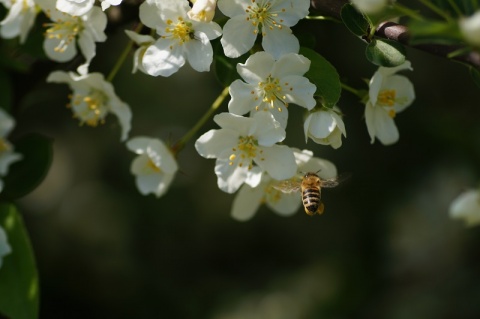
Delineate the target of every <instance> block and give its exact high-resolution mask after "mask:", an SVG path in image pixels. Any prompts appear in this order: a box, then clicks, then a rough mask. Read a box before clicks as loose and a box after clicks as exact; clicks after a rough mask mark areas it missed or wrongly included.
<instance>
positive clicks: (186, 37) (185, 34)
mask: <svg viewBox="0 0 480 319" xmlns="http://www.w3.org/2000/svg"><path fill="white" fill-rule="evenodd" d="M167 25H168V27H166V28H165V33H167V35H163V36H162V38H170V39H174V40H176V41H177V43H178V44H179V45H183V44H184V43H186V42H188V41H190V40H194V39H195V36H193V34H194V30H193V28H192V24H191V23H190V22H185V21H184V20H183V18H182V17H178V18H177V21H176V22H174V21H172V20H170V19H168V20H167ZM170 50H172V46H170Z"/></svg>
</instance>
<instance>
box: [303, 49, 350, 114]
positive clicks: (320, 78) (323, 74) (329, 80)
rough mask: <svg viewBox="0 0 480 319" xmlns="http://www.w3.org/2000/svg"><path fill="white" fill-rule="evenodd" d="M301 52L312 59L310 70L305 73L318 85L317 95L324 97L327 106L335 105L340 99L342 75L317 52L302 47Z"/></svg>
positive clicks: (324, 103) (323, 102) (323, 100)
mask: <svg viewBox="0 0 480 319" xmlns="http://www.w3.org/2000/svg"><path fill="white" fill-rule="evenodd" d="M300 54H302V55H303V56H305V57H306V58H308V59H310V61H311V65H310V70H308V72H307V73H306V74H305V76H306V77H307V78H309V79H310V80H311V81H312V82H313V83H314V84H315V85H316V86H317V92H316V95H318V96H320V97H321V98H322V104H323V105H324V106H326V107H330V108H331V107H334V106H335V104H337V102H338V100H339V99H340V94H341V93H342V86H341V83H340V77H339V75H338V72H337V70H336V69H335V67H334V66H333V65H332V64H330V62H328V61H327V60H326V59H325V58H324V57H323V56H321V55H320V54H318V53H317V52H315V51H313V50H311V49H307V48H303V47H302V48H300Z"/></svg>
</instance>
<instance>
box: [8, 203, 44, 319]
mask: <svg viewBox="0 0 480 319" xmlns="http://www.w3.org/2000/svg"><path fill="white" fill-rule="evenodd" d="M0 225H1V226H2V227H3V228H4V229H5V232H6V234H7V238H8V243H9V244H10V247H11V248H12V252H11V253H10V254H8V255H6V256H5V257H4V258H3V265H2V267H1V268H0V313H3V314H4V315H6V316H7V317H8V318H10V319H35V318H37V317H38V299H39V296H38V295H39V289H38V274H37V269H36V266H35V258H34V255H33V251H32V246H31V244H30V240H29V238H28V234H27V231H26V229H25V225H24V223H23V220H22V217H21V216H20V214H19V213H18V211H17V209H16V207H15V206H14V205H12V204H7V203H1V204H0Z"/></svg>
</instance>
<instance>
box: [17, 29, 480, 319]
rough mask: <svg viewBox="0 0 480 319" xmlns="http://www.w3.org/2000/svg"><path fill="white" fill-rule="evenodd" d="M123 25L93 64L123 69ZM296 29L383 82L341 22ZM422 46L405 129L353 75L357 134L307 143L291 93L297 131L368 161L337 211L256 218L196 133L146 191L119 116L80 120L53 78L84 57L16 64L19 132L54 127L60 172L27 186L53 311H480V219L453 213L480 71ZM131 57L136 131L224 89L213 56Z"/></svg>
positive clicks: (469, 152) (290, 136) (341, 157)
mask: <svg viewBox="0 0 480 319" xmlns="http://www.w3.org/2000/svg"><path fill="white" fill-rule="evenodd" d="M121 29H122V28H119V29H116V28H113V29H112V30H109V38H108V40H107V42H106V43H101V44H97V57H95V59H94V60H93V63H92V66H91V71H98V72H102V73H104V74H107V73H108V72H109V71H110V70H111V68H112V67H113V64H114V63H115V61H116V59H117V57H118V55H119V52H120V51H121V50H122V49H123V47H124V46H125V44H126V43H127V37H126V35H125V34H124V33H123V32H122V30H121ZM297 30H298V31H299V32H300V33H302V32H307V31H308V32H311V31H313V32H314V33H315V37H316V50H317V51H318V52H319V53H320V54H322V55H323V56H324V57H326V58H327V59H328V60H329V61H330V62H331V63H332V64H333V65H334V66H335V67H336V68H337V70H338V72H339V74H340V76H341V78H342V81H344V82H345V83H347V84H349V85H351V86H353V87H356V88H363V89H366V88H367V87H366V85H365V82H364V79H369V78H370V77H371V76H372V75H373V73H374V72H375V70H376V67H375V66H373V65H371V64H369V63H368V62H367V61H366V59H365V56H364V48H365V44H364V43H363V42H362V41H360V40H359V39H356V38H355V37H354V36H353V35H352V34H350V33H349V32H348V31H347V30H346V29H345V27H344V26H343V25H341V24H335V23H333V22H315V21H306V22H303V23H302V24H301V25H299V26H298V27H297ZM36 31H37V32H40V31H41V30H38V29H37V30H36ZM407 54H408V55H407V57H408V59H409V60H410V61H411V62H412V66H413V69H414V71H413V72H406V73H404V74H405V75H406V76H407V77H408V78H409V79H410V80H411V81H412V82H413V83H414V86H415V90H416V94H417V98H416V101H415V102H414V104H413V105H412V106H411V107H409V108H408V109H406V111H404V112H403V113H400V114H398V115H397V117H396V119H395V120H396V123H397V126H398V128H399V131H400V141H399V142H398V143H397V144H395V145H393V146H388V147H385V146H382V145H381V144H380V143H379V142H375V143H374V144H373V145H372V144H370V139H369V136H368V134H367V130H366V126H365V120H364V118H363V111H364V106H363V105H361V104H360V103H359V102H358V100H357V99H356V98H355V97H353V96H352V95H351V94H349V93H348V92H343V94H342V98H341V100H340V102H339V104H338V105H339V107H340V108H341V110H342V111H343V113H344V114H345V117H344V121H345V125H346V129H347V138H346V139H344V141H343V146H342V147H341V148H340V149H338V150H333V149H332V148H330V147H328V146H320V145H316V144H314V143H312V142H311V141H309V142H308V143H307V144H305V141H304V136H303V124H302V116H303V109H302V108H298V107H295V106H292V107H291V108H290V120H289V124H288V128H287V139H286V141H285V142H286V144H288V145H289V146H294V147H298V148H300V149H303V148H307V149H310V150H312V151H314V153H315V155H316V156H317V157H321V158H325V159H328V160H330V161H332V162H334V163H335V164H336V166H337V168H338V171H339V172H350V173H351V174H352V177H351V178H350V180H349V182H348V183H346V184H345V185H344V186H343V187H340V188H338V189H334V190H325V191H324V192H323V201H324V202H325V206H326V212H325V214H324V215H323V216H316V217H313V218H311V217H308V216H306V215H305V214H304V213H303V210H302V209H300V210H299V211H298V213H297V214H295V215H294V216H293V217H288V218H284V217H280V216H278V215H276V214H274V213H272V212H270V211H269V210H268V209H266V208H264V207H263V208H262V209H261V210H260V211H258V213H257V214H256V216H255V217H254V218H253V219H252V220H250V221H248V222H246V223H241V222H237V221H235V220H233V219H232V218H231V217H230V209H231V204H232V200H233V198H234V196H235V195H229V194H225V193H223V192H221V191H220V190H219V189H218V188H217V186H216V176H215V175H214V172H213V167H214V160H206V159H204V158H202V157H200V156H199V155H198V154H197V153H196V151H195V149H194V147H193V142H194V140H192V141H191V142H190V143H189V144H187V146H186V148H185V149H184V150H183V151H182V152H181V153H180V154H179V157H178V161H179V165H180V172H179V173H178V174H177V176H176V179H175V181H174V182H173V184H172V186H171V189H170V191H169V192H168V194H167V195H166V196H164V197H162V198H160V199H156V198H155V197H153V196H152V195H150V196H146V197H145V196H142V195H140V194H139V193H138V191H137V190H136V188H135V185H134V177H133V176H132V175H131V174H130V172H129V167H130V163H131V160H132V159H133V158H134V154H133V153H130V152H128V150H127V149H126V148H125V146H124V145H123V144H122V143H120V141H119V137H120V129H119V127H118V124H117V120H116V118H114V117H113V116H109V117H108V118H107V123H106V124H105V125H103V126H101V127H97V128H90V127H80V126H79V125H78V122H77V121H76V120H75V119H72V115H71V111H70V110H69V109H67V108H66V107H65V104H66V103H67V102H68V99H67V95H68V94H69V91H68V88H67V86H66V85H54V84H47V83H45V78H46V76H47V75H48V74H49V73H50V72H51V71H52V70H54V69H62V70H66V69H73V67H72V64H70V63H66V64H64V65H58V64H55V63H51V62H46V61H42V60H40V61H34V62H33V63H32V67H31V69H30V70H29V72H27V73H20V74H19V73H15V74H12V79H13V81H14V85H15V87H14V92H15V108H14V109H13V110H12V113H13V115H14V116H15V118H16V119H17V128H16V130H15V131H14V132H13V134H12V136H11V140H13V141H15V139H16V138H17V137H19V136H21V135H23V134H24V133H26V132H32V131H33V132H42V133H43V134H45V135H47V136H50V137H52V138H53V139H54V158H53V163H52V167H51V169H50V172H49V174H48V176H47V178H46V179H45V181H44V182H43V183H42V184H41V185H40V187H38V188H37V189H36V190H35V191H34V192H33V193H31V194H30V195H28V196H26V197H24V198H23V199H21V200H20V201H19V203H18V204H19V209H20V210H21V212H22V213H23V216H24V218H25V220H26V223H27V227H28V230H29V233H30V235H31V240H32V244H33V248H34V250H35V255H36V258H37V263H38V267H39V274H40V285H41V308H40V314H41V316H40V318H48V319H57V318H62V319H63V318H69V319H77V318H92V319H96V318H119V319H123V318H170V319H175V318H212V319H244V318H245V319H246V318H248V319H257V318H259V319H260V318H261V319H270V318H272V319H284V318H285V319H290V318H298V319H306V318H329V319H337V318H387V319H389V318H391V319H403V318H423V319H429V318H432V319H433V318H435V319H442V318H445V319H447V318H465V319H467V318H472V319H473V318H480V250H479V249H478V247H479V245H480V227H476V228H475V227H474V228H466V227H465V226H464V224H463V222H461V221H456V220H451V219H450V218H449V216H448V207H449V204H450V202H451V201H452V200H453V199H454V198H455V197H456V196H457V195H459V194H460V193H461V192H462V191H464V190H466V189H468V188H472V187H477V186H478V183H479V180H480V124H479V123H480V122H479V119H480V89H478V88H477V87H475V86H474V84H473V83H472V81H471V80H470V78H469V75H468V72H467V70H466V69H465V68H464V67H462V66H461V65H459V64H456V63H453V62H450V61H448V60H445V59H442V58H438V57H434V56H431V55H429V54H426V53H424V52H420V51H416V50H413V49H407ZM131 66H132V64H131V61H128V63H127V64H126V65H125V66H124V67H123V68H122V70H121V72H120V73H119V74H118V75H117V77H116V78H115V80H114V82H113V84H114V86H115V89H116V92H117V94H118V95H119V97H120V98H121V99H122V100H124V101H125V102H127V103H128V104H129V105H130V106H131V108H132V111H133V122H132V127H133V129H132V131H131V134H130V136H131V137H134V136H139V135H147V136H152V137H158V138H161V139H163V140H164V141H171V142H174V141H176V140H178V139H179V138H180V137H181V136H183V134H184V133H186V132H187V131H188V129H189V128H190V127H192V126H193V125H194V124H195V123H196V121H197V120H198V119H199V117H200V116H201V115H202V114H203V113H204V112H205V111H206V110H207V108H208V107H209V106H210V104H211V103H212V101H213V100H214V99H215V97H216V96H217V95H218V94H219V93H220V92H221V90H222V87H221V86H220V85H219V84H218V82H217V81H216V79H215V77H214V75H213V73H197V72H194V71H192V70H191V69H190V68H189V67H184V68H182V69H181V71H180V72H178V73H177V74H174V75H173V76H171V77H169V78H161V77H159V78H153V77H149V76H146V75H144V74H141V73H137V74H134V75H132V74H131ZM226 110H227V108H226V104H224V105H223V106H222V108H221V109H220V110H219V112H222V111H226ZM211 128H216V126H215V124H214V123H213V121H209V122H208V124H207V125H206V126H205V127H204V128H203V129H202V130H201V132H199V134H198V136H199V135H200V134H203V133H204V132H206V131H207V130H209V129H211ZM198 136H197V137H198ZM195 138H196V137H195Z"/></svg>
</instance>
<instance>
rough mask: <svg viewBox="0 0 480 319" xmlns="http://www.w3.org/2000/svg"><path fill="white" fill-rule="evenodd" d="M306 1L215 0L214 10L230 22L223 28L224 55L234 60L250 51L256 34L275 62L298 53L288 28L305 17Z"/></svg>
mask: <svg viewBox="0 0 480 319" xmlns="http://www.w3.org/2000/svg"><path fill="white" fill-rule="evenodd" d="M309 7H310V1H309V0H277V1H272V0H257V1H252V0H218V8H219V9H220V11H222V13H223V14H224V15H226V16H227V17H229V18H230V19H229V20H228V21H227V23H226V24H225V26H224V27H223V37H222V39H221V43H222V46H223V50H224V52H225V55H226V56H228V57H231V58H236V57H238V56H240V55H242V54H244V53H246V52H247V51H248V50H250V49H251V48H252V47H253V44H254V43H255V40H256V38H257V35H258V34H261V36H262V46H263V49H264V50H265V51H267V52H269V53H270V54H272V55H273V56H274V57H275V58H276V59H278V58H279V57H281V56H282V55H284V54H286V53H292V52H293V53H298V50H299V48H300V45H299V42H298V39H297V38H296V37H295V35H293V33H292V30H291V29H290V27H291V26H294V25H295V24H297V22H298V21H299V20H300V19H303V18H305V17H306V16H307V15H308V9H309Z"/></svg>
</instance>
